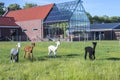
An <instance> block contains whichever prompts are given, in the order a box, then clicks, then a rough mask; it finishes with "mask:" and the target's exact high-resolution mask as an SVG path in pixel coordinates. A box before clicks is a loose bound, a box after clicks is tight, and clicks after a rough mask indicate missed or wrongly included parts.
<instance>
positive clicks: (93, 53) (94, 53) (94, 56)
mask: <svg viewBox="0 0 120 80" xmlns="http://www.w3.org/2000/svg"><path fill="white" fill-rule="evenodd" d="M93 59H95V51H94V52H93Z"/></svg>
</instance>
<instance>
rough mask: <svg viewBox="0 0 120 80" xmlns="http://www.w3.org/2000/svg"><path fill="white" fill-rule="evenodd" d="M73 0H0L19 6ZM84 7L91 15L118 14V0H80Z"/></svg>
mask: <svg viewBox="0 0 120 80" xmlns="http://www.w3.org/2000/svg"><path fill="white" fill-rule="evenodd" d="M67 1H73V0H0V2H4V3H5V6H8V5H9V4H13V3H17V4H19V5H20V6H21V7H22V6H24V4H25V3H35V4H37V5H44V4H50V3H62V2H67ZM82 1H83V5H84V8H85V10H86V11H87V12H89V13H90V14H91V15H92V16H95V15H98V16H103V15H107V16H120V7H119V5H120V0H82Z"/></svg>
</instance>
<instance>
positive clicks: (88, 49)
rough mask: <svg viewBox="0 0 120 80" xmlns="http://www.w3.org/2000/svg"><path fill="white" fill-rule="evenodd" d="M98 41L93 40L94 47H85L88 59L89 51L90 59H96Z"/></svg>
mask: <svg viewBox="0 0 120 80" xmlns="http://www.w3.org/2000/svg"><path fill="white" fill-rule="evenodd" d="M96 45H97V42H93V47H90V46H87V47H85V56H84V58H85V59H86V57H87V53H89V59H90V60H94V59H95V48H96Z"/></svg>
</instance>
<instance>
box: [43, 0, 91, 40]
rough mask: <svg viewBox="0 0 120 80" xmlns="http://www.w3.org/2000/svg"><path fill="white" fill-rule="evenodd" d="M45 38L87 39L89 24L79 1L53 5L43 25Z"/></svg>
mask: <svg viewBox="0 0 120 80" xmlns="http://www.w3.org/2000/svg"><path fill="white" fill-rule="evenodd" d="M43 28H44V29H43V32H44V33H43V34H44V38H45V37H50V38H58V37H59V38H61V39H66V38H68V39H88V33H89V32H90V22H89V19H88V17H87V15H86V12H85V9H84V7H83V5H82V1H81V0H76V1H70V2H64V3H59V4H54V6H53V8H52V10H51V11H50V13H49V14H48V16H47V18H46V19H45V20H44V23H43Z"/></svg>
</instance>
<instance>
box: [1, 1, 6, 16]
mask: <svg viewBox="0 0 120 80" xmlns="http://www.w3.org/2000/svg"><path fill="white" fill-rule="evenodd" d="M4 8H5V7H4V3H3V2H0V16H2V15H3V14H4V13H5V10H4Z"/></svg>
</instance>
